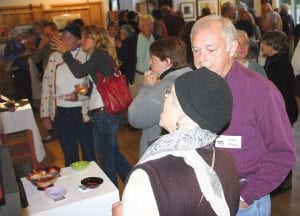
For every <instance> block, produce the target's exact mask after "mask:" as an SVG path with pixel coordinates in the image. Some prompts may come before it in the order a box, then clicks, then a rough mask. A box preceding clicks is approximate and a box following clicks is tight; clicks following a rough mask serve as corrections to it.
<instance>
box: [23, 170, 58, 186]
mask: <svg viewBox="0 0 300 216" xmlns="http://www.w3.org/2000/svg"><path fill="white" fill-rule="evenodd" d="M59 174H60V168H59V167H48V168H46V169H34V170H32V171H31V172H29V173H27V174H26V178H27V179H28V180H29V181H30V182H31V183H32V184H33V185H35V186H37V188H38V189H39V190H45V189H46V188H47V187H49V186H52V185H53V183H54V182H55V181H56V180H57V178H58V177H59Z"/></svg>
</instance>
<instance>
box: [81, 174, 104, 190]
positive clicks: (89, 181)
mask: <svg viewBox="0 0 300 216" xmlns="http://www.w3.org/2000/svg"><path fill="white" fill-rule="evenodd" d="M102 183H103V179H102V178H99V177H88V178H85V179H83V180H81V184H82V185H83V186H84V187H85V188H89V189H92V188H97V187H98V186H99V185H100V184H102Z"/></svg>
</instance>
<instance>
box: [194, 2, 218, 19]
mask: <svg viewBox="0 0 300 216" xmlns="http://www.w3.org/2000/svg"><path fill="white" fill-rule="evenodd" d="M205 8H209V10H210V12H211V14H215V15H216V14H218V1H216V0H207V1H202V0H201V1H198V16H203V9H205Z"/></svg>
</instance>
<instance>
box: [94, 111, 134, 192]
mask: <svg viewBox="0 0 300 216" xmlns="http://www.w3.org/2000/svg"><path fill="white" fill-rule="evenodd" d="M91 122H92V125H93V136H94V142H95V147H96V150H97V156H98V159H99V162H100V166H101V168H102V169H103V171H104V172H105V173H106V175H107V176H108V177H109V178H110V180H111V181H112V182H113V183H114V184H115V185H116V186H117V185H118V184H117V182H118V181H117V174H119V176H120V178H121V179H122V180H123V182H124V181H125V180H126V176H127V174H128V173H129V171H130V170H131V165H130V164H129V163H128V161H127V160H126V158H125V157H124V155H123V154H122V153H121V152H120V150H119V145H118V140H117V133H118V129H119V125H120V116H118V115H110V114H108V113H106V112H105V111H101V112H96V113H94V114H93V115H92V117H91Z"/></svg>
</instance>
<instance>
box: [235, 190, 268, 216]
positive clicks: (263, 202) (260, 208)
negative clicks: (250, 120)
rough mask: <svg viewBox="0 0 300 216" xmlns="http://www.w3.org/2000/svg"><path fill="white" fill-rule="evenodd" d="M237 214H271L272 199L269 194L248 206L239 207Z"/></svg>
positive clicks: (243, 215) (263, 215)
mask: <svg viewBox="0 0 300 216" xmlns="http://www.w3.org/2000/svg"><path fill="white" fill-rule="evenodd" d="M236 215H237V216H270V215H271V199H270V194H267V195H265V196H263V197H262V198H260V199H259V200H255V201H254V202H253V203H252V205H250V206H249V207H248V208H239V210H238V213H237V214H236Z"/></svg>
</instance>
